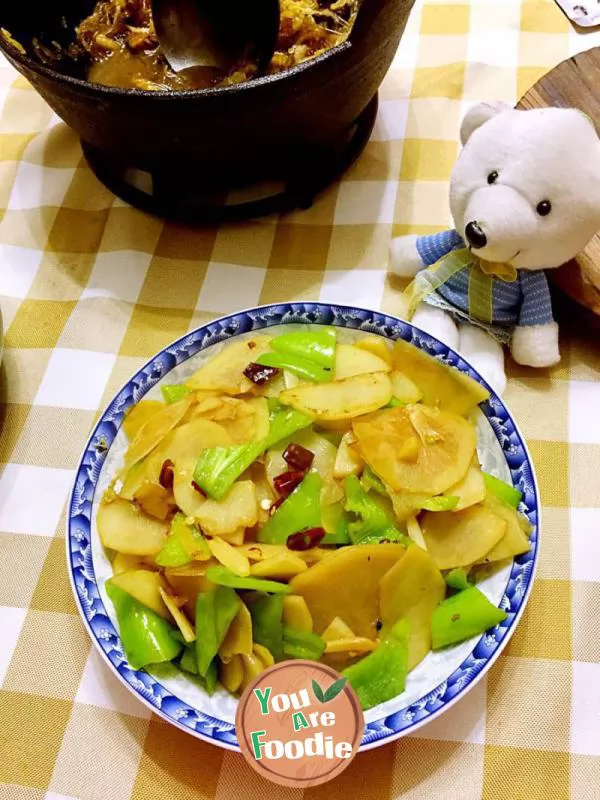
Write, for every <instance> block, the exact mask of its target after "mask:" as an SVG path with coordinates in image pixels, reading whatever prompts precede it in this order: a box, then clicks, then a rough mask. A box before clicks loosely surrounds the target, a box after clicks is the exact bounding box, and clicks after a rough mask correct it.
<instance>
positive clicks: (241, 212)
mask: <svg viewBox="0 0 600 800" xmlns="http://www.w3.org/2000/svg"><path fill="white" fill-rule="evenodd" d="M377 107H378V97H377V95H375V96H374V97H373V99H372V100H371V102H370V103H369V104H368V105H367V107H366V108H365V109H364V111H363V112H362V113H361V114H360V115H359V116H358V118H357V119H356V122H355V123H354V125H353V126H352V127H351V129H350V130H349V131H348V135H347V136H346V137H344V141H343V142H340V143H338V144H337V145H336V146H335V147H333V148H332V149H331V150H330V151H329V152H327V153H322V154H321V157H320V158H318V159H313V160H312V161H311V163H314V165H315V166H314V169H313V170H311V173H312V174H308V173H307V171H306V170H303V174H302V177H300V178H298V177H287V178H286V177H283V178H282V179H281V180H279V181H269V182H265V183H261V184H256V183H255V184H251V185H248V186H242V187H235V188H232V187H228V186H223V187H219V188H218V189H213V190H211V191H210V192H209V193H207V192H202V189H200V188H199V187H201V186H202V180H201V176H200V175H198V173H196V172H194V171H193V170H188V171H187V172H186V174H185V175H184V176H182V175H181V173H180V172H178V171H177V170H174V168H173V166H172V165H171V166H169V164H164V163H163V164H161V166H160V167H157V168H156V169H154V170H152V171H148V172H145V171H141V170H139V169H132V168H131V167H128V166H127V165H124V164H121V163H119V162H118V161H116V160H115V158H114V156H111V155H110V154H108V153H105V152H103V151H101V150H98V149H97V148H95V147H93V146H92V145H90V144H88V143H87V142H84V141H82V148H83V153H84V155H85V157H86V160H87V162H88V164H89V166H90V167H91V169H92V171H93V172H94V174H95V175H96V177H97V178H98V179H99V180H100V181H101V182H102V183H103V184H104V185H105V186H107V187H108V188H109V189H110V190H111V192H113V194H115V195H117V197H120V198H121V199H122V200H124V201H125V202H127V203H129V204H130V205H132V206H134V207H136V208H139V209H141V210H142V211H145V212H147V213H149V214H153V215H155V216H158V217H164V218H165V219H175V220H180V221H185V222H196V223H211V222H228V221H234V220H243V219H251V218H254V217H263V216H267V215H268V214H277V213H282V212H285V211H292V210H293V209H307V208H310V206H311V205H312V204H313V201H314V198H315V197H316V196H317V195H318V194H319V193H320V192H321V191H323V189H325V187H326V186H328V185H329V184H330V183H332V182H333V181H335V180H336V179H337V178H339V177H340V175H341V174H342V173H343V172H345V170H346V169H348V167H349V166H350V165H351V164H352V163H353V162H354V161H355V160H356V159H357V158H358V156H359V155H360V154H361V152H362V151H363V149H364V147H365V145H366V143H367V142H368V140H369V137H370V135H371V132H372V130H373V126H374V124H375V118H376V116H377Z"/></svg>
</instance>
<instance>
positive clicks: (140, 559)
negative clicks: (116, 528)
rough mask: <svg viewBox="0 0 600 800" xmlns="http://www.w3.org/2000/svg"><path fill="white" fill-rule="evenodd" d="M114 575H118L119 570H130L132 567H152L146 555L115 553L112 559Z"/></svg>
mask: <svg viewBox="0 0 600 800" xmlns="http://www.w3.org/2000/svg"><path fill="white" fill-rule="evenodd" d="M112 568H113V575H118V574H119V572H128V571H129V570H132V569H152V566H151V564H149V563H148V562H147V561H146V560H145V559H144V556H132V555H128V554H126V553H115V557H114V558H113V560H112Z"/></svg>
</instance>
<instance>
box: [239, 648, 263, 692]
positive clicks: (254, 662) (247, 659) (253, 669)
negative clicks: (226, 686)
mask: <svg viewBox="0 0 600 800" xmlns="http://www.w3.org/2000/svg"><path fill="white" fill-rule="evenodd" d="M240 658H241V659H242V664H243V667H244V678H243V680H242V683H241V685H240V691H244V689H245V688H246V686H248V684H249V683H252V681H253V680H254V679H255V678H258V676H259V675H260V674H261V672H264V671H265V664H263V662H262V661H261V659H260V658H259V657H258V656H257V655H256V653H252V655H249V656H246V655H244V656H240Z"/></svg>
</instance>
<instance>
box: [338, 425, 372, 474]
mask: <svg viewBox="0 0 600 800" xmlns="http://www.w3.org/2000/svg"><path fill="white" fill-rule="evenodd" d="M356 441H357V440H356V436H355V435H354V434H353V433H352V431H348V432H347V433H345V434H344V435H343V436H342V441H341V442H340V446H339V447H338V449H337V453H336V456H335V463H334V465H333V477H334V478H347V477H348V475H359V474H360V473H361V472H362V471H363V468H364V466H365V462H364V459H363V457H362V456H361V455H360V453H359V452H358V450H357V449H356V448H355V447H352V445H354V444H356Z"/></svg>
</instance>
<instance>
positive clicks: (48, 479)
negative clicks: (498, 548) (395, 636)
mask: <svg viewBox="0 0 600 800" xmlns="http://www.w3.org/2000/svg"><path fill="white" fill-rule="evenodd" d="M599 42H600V34H598V33H591V34H587V35H582V34H578V33H576V32H575V31H574V30H573V29H572V28H571V27H570V24H569V22H568V21H567V19H566V18H565V17H564V16H563V14H562V13H561V11H560V10H559V8H558V6H556V5H555V3H554V2H552V0H533V1H532V0H529V1H528V2H527V1H526V2H520V0H473V2H471V3H465V2H463V3H460V2H459V3H454V2H439V3H433V2H425V3H424V2H417V4H416V7H415V9H414V12H413V14H412V16H411V18H410V21H409V24H408V27H407V30H406V33H405V35H404V38H403V40H402V43H401V45H400V49H399V51H398V54H397V57H396V59H395V61H394V64H393V67H392V69H391V71H390V73H389V75H388V76H387V79H386V81H385V84H384V85H383V87H382V90H381V106H380V111H379V118H378V121H377V127H376V130H375V132H374V135H373V137H372V140H371V141H370V143H369V145H368V147H367V149H366V151H365V153H364V155H363V156H362V157H361V158H360V160H359V161H358V163H357V164H356V165H355V166H354V167H353V168H352V169H351V170H350V172H349V173H348V174H347V175H346V176H345V178H344V180H343V181H342V182H341V183H340V184H338V185H335V186H333V187H331V188H330V189H329V190H328V191H326V192H325V193H324V194H323V195H322V196H321V197H320V198H319V199H318V201H317V202H316V204H315V205H314V207H313V208H311V209H310V210H309V211H306V212H302V213H293V214H288V215H286V216H281V217H272V218H269V219H265V220H260V221H254V222H247V223H244V224H238V225H229V226H222V227H214V228H204V229H196V230H195V229H191V228H187V227H184V226H182V225H175V224H163V223H162V222H161V221H159V220H157V219H152V218H150V217H148V216H145V215H144V214H142V213H139V212H138V211H135V210H133V209H131V208H129V207H127V206H126V205H125V204H124V203H122V202H120V201H117V200H115V199H114V197H112V196H111V194H110V193H109V192H108V191H107V190H106V189H105V188H103V187H102V186H101V185H100V184H99V183H98V182H97V180H96V179H95V178H94V177H93V176H92V174H91V172H90V171H89V169H88V168H87V167H86V165H85V163H84V161H83V159H82V155H81V149H80V146H79V142H78V140H77V138H76V136H75V135H74V134H73V133H72V132H71V131H70V130H69V129H68V128H67V127H66V126H65V125H63V124H62V123H60V121H59V120H58V119H57V118H56V117H55V116H53V114H52V113H51V111H50V110H49V109H48V107H47V106H46V105H45V104H44V102H43V101H42V100H41V99H40V98H39V97H38V96H37V95H36V94H35V93H34V92H33V91H32V90H31V89H30V88H29V86H28V85H27V84H26V82H25V81H24V80H23V79H21V78H19V77H17V75H16V74H15V73H14V72H13V71H12V70H11V69H10V68H9V67H8V66H7V65H6V64H5V63H1V64H0V209H1V210H0V218H1V219H2V222H1V224H0V302H1V308H2V313H3V315H4V321H5V326H6V342H5V344H6V350H5V355H4V364H3V369H2V374H1V385H2V393H3V395H2V405H1V406H0V409H1V417H0V421H1V425H2V433H1V439H0V798H1V800H44V799H45V800H69V799H70V800H73V798H79V799H80V800H156V798H164V800H200V799H201V798H202V800H204V799H206V800H238V799H239V800H241V798H244V800H263V798H264V797H265V796H267V797H274V798H282V799H283V798H286V800H300V799H301V795H302V792H301V791H300V790H292V789H279V788H277V787H275V786H272V785H270V784H266V783H265V782H263V781H262V780H261V779H259V778H258V777H257V776H255V775H254V773H253V772H252V771H251V770H250V768H249V767H247V766H246V764H245V762H244V761H243V759H242V757H241V756H238V755H237V754H234V753H228V752H224V751H222V750H219V749H218V748H216V747H212V746H210V745H208V744H203V743H201V742H198V741H196V740H195V739H193V738H192V737H190V736H188V735H186V734H184V733H182V732H180V731H177V730H174V729H173V728H171V727H170V726H168V725H167V724H165V723H163V722H162V721H161V720H159V719H158V718H157V717H154V716H152V715H151V713H150V712H149V711H148V710H147V709H146V708H145V707H144V706H142V705H141V704H140V703H138V702H137V701H136V700H134V698H133V697H132V696H130V695H129V694H128V693H127V691H126V690H125V689H124V688H123V687H122V686H121V685H120V684H119V683H118V682H117V680H116V679H115V678H114V677H113V676H112V675H111V674H110V673H109V671H108V669H107V668H106V666H105V665H104V664H103V663H102V662H101V660H100V657H99V656H98V655H97V653H96V651H95V650H94V649H93V648H92V646H91V643H90V640H89V637H88V635H87V634H86V632H85V631H84V628H83V626H82V624H81V622H80V619H79V617H78V615H77V612H76V609H75V605H74V602H73V598H72V596H71V589H70V586H69V582H68V579H67V573H66V569H65V557H64V550H65V547H64V536H65V527H64V526H65V505H66V501H67V494H68V492H69V489H70V486H71V483H72V481H73V477H74V470H75V467H76V464H77V461H78V457H79V454H80V451H81V449H82V446H83V444H84V441H85V439H86V437H87V435H88V432H89V430H90V427H91V425H92V423H93V421H94V418H95V416H96V414H97V413H98V411H99V410H100V409H101V408H102V407H103V406H104V405H105V404H106V403H107V401H108V400H109V399H110V398H111V396H112V395H113V393H114V392H115V390H116V389H117V388H118V387H119V386H120V385H121V384H122V383H123V381H124V380H125V379H126V378H127V377H128V376H130V375H131V374H132V373H133V372H134V370H136V369H137V368H138V367H139V366H140V365H141V364H142V363H143V362H144V361H145V360H146V359H147V358H148V357H150V356H151V355H152V354H153V353H155V352H156V351H157V350H158V349H159V348H161V347H163V346H164V345H166V344H167V343H168V342H170V341H171V340H172V339H174V338H175V337H178V336H180V335H181V334H183V333H185V332H186V331H189V330H191V329H192V328H194V327H196V326H197V325H199V324H201V323H203V322H205V321H206V320H208V319H210V318H211V317H214V316H216V315H220V314H222V313H224V312H230V311H234V310H236V309H239V308H242V307H247V306H250V305H253V304H256V303H267V302H271V301H282V300H292V299H321V300H325V301H328V300H331V301H336V302H349V303H353V302H356V303H360V304H362V305H366V306H370V307H378V308H382V309H383V310H385V311H388V312H391V313H394V312H395V311H397V310H398V308H399V305H398V304H399V295H400V291H401V285H400V284H398V283H396V282H394V280H393V279H392V278H390V277H389V276H388V274H387V271H386V270H387V248H388V242H389V239H390V236H391V235H392V233H401V232H409V231H413V232H417V233H425V232H431V231H434V230H439V229H441V228H443V227H445V226H446V225H447V224H448V223H449V221H450V219H449V212H448V206H447V181H448V176H449V174H450V170H451V167H452V164H453V161H454V159H455V157H456V154H457V150H458V144H457V135H458V130H459V122H460V119H461V116H462V114H463V113H464V111H465V110H466V108H467V107H468V106H469V105H470V104H472V103H474V102H475V101H479V100H488V99H501V100H505V101H507V102H509V103H514V102H515V101H516V100H517V99H518V97H519V96H520V95H521V94H522V93H523V92H524V91H525V90H526V89H527V88H528V87H529V86H530V85H531V84H532V83H533V82H534V81H535V80H536V79H537V78H538V77H539V76H540V75H542V74H543V73H544V72H546V71H547V70H548V69H549V68H551V67H553V66H554V65H556V64H557V63H558V62H560V61H561V60H563V59H564V58H566V57H568V56H569V55H572V54H573V53H575V52H578V51H581V50H584V49H588V48H589V47H592V46H594V45H596V44H598V43H599ZM576 327H577V326H576V322H574V323H573V326H572V328H573V329H572V330H568V331H567V330H563V334H562V352H563V361H562V363H561V365H560V366H559V367H557V368H555V369H553V370H550V371H548V372H546V371H538V372H535V371H533V370H528V369H524V368H517V367H515V366H513V367H512V368H511V369H510V373H511V374H510V378H511V380H510V386H509V389H508V392H507V400H508V402H509V404H510V406H511V408H512V409H513V411H514V412H515V414H516V416H517V419H518V420H519V421H520V423H521V425H522V428H523V431H524V433H525V435H526V437H527V439H528V441H529V444H530V446H531V450H532V454H533V457H534V459H535V462H536V465H537V469H538V473H539V478H540V483H541V491H542V499H543V505H544V530H543V546H542V554H541V562H540V568H539V572H538V578H537V582H536V585H535V588H534V590H533V594H532V597H531V600H530V602H529V607H528V609H527V612H526V614H525V616H524V618H523V620H522V622H521V624H520V626H519V629H518V631H517V633H516V634H515V636H514V638H513V640H512V642H511V643H510V645H509V647H508V648H507V649H506V651H505V653H504V655H503V656H502V657H501V658H500V660H499V661H498V663H497V664H496V665H495V667H494V668H493V669H492V670H491V672H490V674H489V676H488V677H487V679H486V680H483V681H481V682H480V683H479V684H478V685H477V687H476V688H475V689H474V690H473V691H472V692H471V693H470V694H469V695H468V697H467V698H465V699H464V700H463V701H462V702H460V703H459V704H458V705H457V706H455V707H454V708H453V709H451V710H450V711H449V712H448V713H447V714H445V715H444V716H443V717H442V718H441V719H439V720H438V721H436V722H434V723H432V724H431V725H428V726H427V727H425V728H423V729H421V730H419V731H418V732H417V733H416V734H415V735H414V736H410V737H407V738H405V739H402V740H401V741H399V742H397V743H396V744H391V745H388V746H384V747H382V748H380V749H378V750H376V751H372V752H368V753H366V754H361V755H359V756H358V757H357V758H356V760H355V761H354V762H353V763H352V765H351V766H350V768H349V769H348V770H347V771H346V772H345V773H344V774H343V775H342V776H341V777H339V778H338V779H336V780H335V781H333V782H332V783H331V784H326V785H325V786H322V787H318V788H314V789H311V790H308V791H306V792H305V793H304V794H305V796H306V800H318V799H319V798H357V800H388V799H391V798H404V799H405V800H409V799H410V800H430V799H431V798H439V800H481V799H483V800H549V799H550V798H552V800H563V798H572V800H598V798H600V636H599V635H598V620H600V500H599V492H598V475H600V423H599V422H598V408H600V348H599V347H598V344H597V342H596V343H594V342H593V341H592V339H591V338H590V335H589V333H588V335H587V339H586V331H585V330H583V329H581V330H577V329H576Z"/></svg>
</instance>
